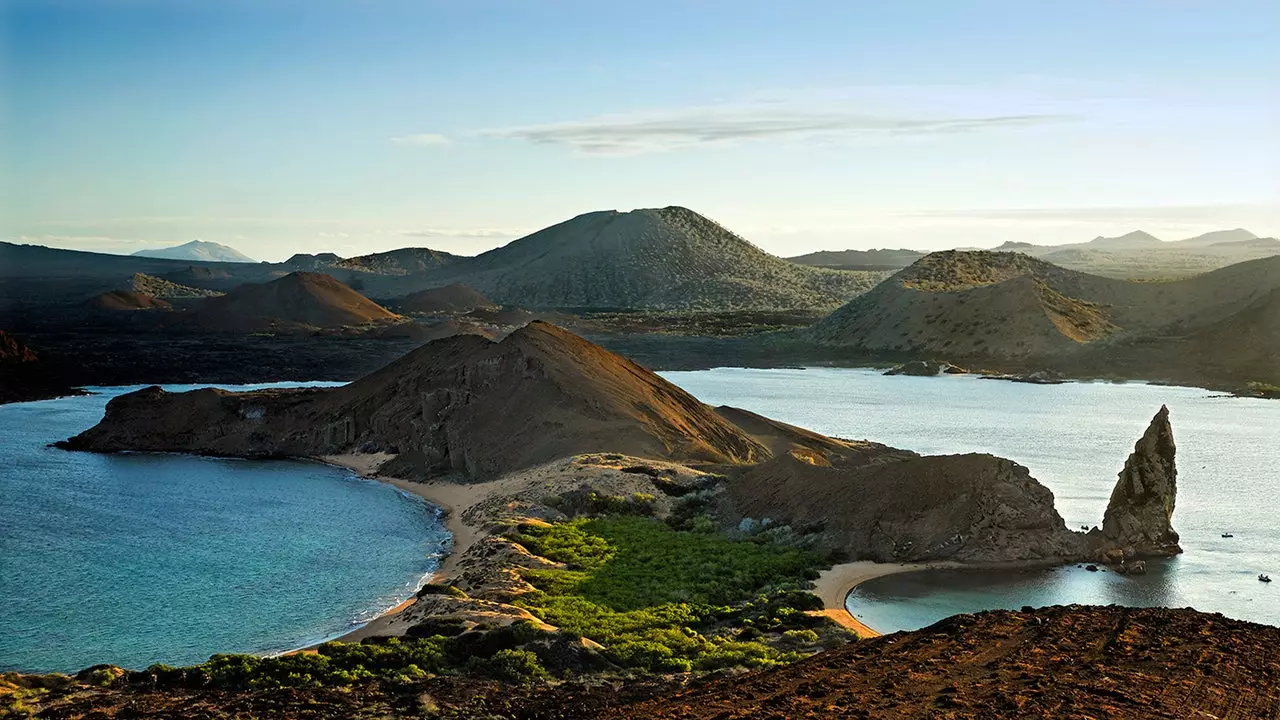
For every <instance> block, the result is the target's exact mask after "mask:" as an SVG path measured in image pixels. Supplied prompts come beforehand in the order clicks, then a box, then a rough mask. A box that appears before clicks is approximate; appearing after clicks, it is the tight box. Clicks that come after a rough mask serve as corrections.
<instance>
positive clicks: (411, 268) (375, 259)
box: [333, 248, 462, 275]
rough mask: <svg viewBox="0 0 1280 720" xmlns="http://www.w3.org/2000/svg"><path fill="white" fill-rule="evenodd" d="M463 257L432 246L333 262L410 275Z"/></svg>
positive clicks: (341, 265)
mask: <svg viewBox="0 0 1280 720" xmlns="http://www.w3.org/2000/svg"><path fill="white" fill-rule="evenodd" d="M460 259H462V257H461V256H459V255H452V254H450V253H447V252H442V251H440V250H432V249H431V248H400V249H398V250H389V251H387V252H380V253H373V254H372V255H360V256H358V257H349V258H346V259H344V260H339V261H337V262H335V263H333V265H334V267H339V268H344V269H346V270H355V271H357V272H366V273H374V274H378V275H409V274H411V273H421V272H427V271H429V270H435V269H437V268H442V267H444V266H446V265H450V264H452V263H454V262H457V261H458V260H460Z"/></svg>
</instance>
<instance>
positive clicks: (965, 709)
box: [600, 605, 1280, 720]
mask: <svg viewBox="0 0 1280 720" xmlns="http://www.w3.org/2000/svg"><path fill="white" fill-rule="evenodd" d="M1068 668H1069V670H1068ZM1277 688H1280V628H1275V627H1270V626H1266V625H1257V624H1254V623H1247V622H1241V621H1238V620H1231V619H1228V618H1224V617H1222V616H1220V615H1207V614H1203V613H1197V612H1195V611H1193V610H1191V609H1185V610H1168V609H1164V608H1150V609H1133V608H1124V607H1116V606H1111V607H1085V606H1079V605H1072V606H1067V607H1050V608H1043V609H1040V610H1035V611H1031V612H1021V613H1019V612H1008V611H994V612H986V613H980V614H977V615H957V616H954V617H951V618H947V619H946V620H943V621H941V622H939V623H937V624H935V625H932V626H930V627H927V628H924V629H922V630H917V631H915V632H909V633H898V634H894V635H888V636H885V637H879V638H873V639H871V640H864V641H861V642H856V643H853V644H851V645H848V646H846V647H843V648H839V649H836V650H832V651H829V652H825V653H821V654H819V655H815V656H814V657H811V658H808V659H806V660H801V661H800V662H798V663H795V664H794V665H791V666H788V667H785V668H779V669H776V670H766V671H762V672H755V673H751V674H749V675H746V676H729V677H720V678H714V679H709V680H707V681H705V682H702V683H698V684H696V685H695V686H694V687H692V688H691V689H689V690H686V691H683V692H677V693H675V694H673V695H670V696H666V697H658V698H654V699H653V700H650V701H647V702H641V703H635V704H629V705H626V706H624V707H621V708H617V709H616V710H613V711H611V712H606V713H602V714H601V715H600V717H607V718H619V719H620V718H638V717H644V718H654V719H655V720H663V719H666V718H671V719H674V718H681V719H682V720H702V719H707V720H710V719H711V718H716V719H717V720H746V719H747V718H763V717H777V718H801V717H803V718H814V719H815V720H821V719H823V718H830V719H831V720H835V719H836V718H850V717H861V718H877V719H884V720H889V719H891V718H892V719H897V718H953V719H954V720H965V719H975V720H976V719H978V718H1015V717H1018V718H1114V719H1116V720H1123V719H1125V718H1132V719H1136V718H1165V719H1167V720H1182V719H1183V718H1193V717H1202V718H1226V717H1232V718H1242V719H1244V718H1259V719H1260V718H1272V717H1275V713H1276V709H1277V708H1278V707H1280V690H1278V689H1277Z"/></svg>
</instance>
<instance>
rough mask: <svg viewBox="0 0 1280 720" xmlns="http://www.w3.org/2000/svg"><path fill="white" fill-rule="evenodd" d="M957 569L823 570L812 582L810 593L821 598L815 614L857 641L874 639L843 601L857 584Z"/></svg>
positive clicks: (872, 565) (861, 565)
mask: <svg viewBox="0 0 1280 720" xmlns="http://www.w3.org/2000/svg"><path fill="white" fill-rule="evenodd" d="M956 567H961V565H960V564H959V563H950V562H939V563H878V562H872V561H870V560H859V561H857V562H849V563H841V564H839V565H835V566H833V567H831V568H829V569H827V570H823V571H822V573H821V574H820V575H819V576H818V579H817V580H815V581H814V585H815V587H814V589H813V593H814V594H815V595H817V596H818V597H820V598H822V606H823V609H822V610H819V611H817V613H818V614H820V615H825V616H826V617H829V618H831V619H832V620H834V621H836V622H837V623H839V624H841V625H843V626H844V627H847V628H849V629H850V630H852V631H854V632H855V633H857V634H858V637H863V638H868V637H876V636H878V635H880V633H879V632H878V631H877V630H876V629H875V628H872V627H870V626H868V625H867V624H866V623H864V622H862V621H861V620H859V619H858V618H856V617H854V615H853V614H851V613H850V612H849V610H848V608H847V607H846V606H845V599H846V598H847V597H848V596H849V592H850V591H852V590H853V589H854V588H855V587H857V586H858V585H859V584H861V583H864V582H866V581H868V580H872V579H875V578H878V577H884V576H886V575H897V574H898V573H904V572H918V571H920V570H937V569H942V568H956Z"/></svg>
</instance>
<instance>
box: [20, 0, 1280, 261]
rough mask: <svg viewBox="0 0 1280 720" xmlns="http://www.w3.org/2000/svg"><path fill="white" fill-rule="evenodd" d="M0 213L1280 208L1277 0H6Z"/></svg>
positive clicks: (225, 238) (1060, 223)
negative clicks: (665, 207) (1065, 0)
mask: <svg viewBox="0 0 1280 720" xmlns="http://www.w3.org/2000/svg"><path fill="white" fill-rule="evenodd" d="M0 8H3V15H0V29H2V30H3V35H0V42H2V45H0V63H2V64H0V100H3V105H0V110H2V112H3V115H0V121H2V122H3V124H2V125H0V168H3V170H2V171H0V172H3V178H2V180H3V182H4V186H3V188H0V189H2V190H3V197H0V238H4V239H9V240H18V241H21V242H35V243H41V244H49V245H56V246H60V247H75V248H82V249H96V250H102V251H108V252H127V251H132V250H136V249H141V248H144V247H154V246H158V245H166V244H176V243H180V242H186V241H188V240H192V239H197V238H199V239H205V240H213V241H218V242H225V243H227V244H230V245H233V246H235V247H237V248H238V249H240V250H242V251H244V252H246V253H248V254H250V255H252V256H254V257H257V258H260V259H281V258H284V257H287V256H288V255H289V254H291V253H293V252H297V251H306V252H317V251H326V250H332V251H335V252H338V253H339V254H343V255H350V254H357V253H360V252H370V251H376V250H383V249H389V248H392V247H400V246H405V245H419V246H429V247H435V248H439V249H444V250H449V251H453V252H461V253H474V252H479V251H482V250H485V249H488V248H490V247H494V246H496V245H499V244H502V243H503V242H506V241H507V240H510V239H512V238H514V237H517V236H520V235H522V234H525V233H527V232H530V231H533V230H536V229H538V228H541V227H544V226H546V225H549V224H552V223H555V222H558V221H561V220H564V219H567V218H568V217H571V216H573V215H576V214H579V213H582V212H587V211H591V210H598V209H608V208H618V209H630V208H635V207H652V206H663V205H672V204H678V205H685V206H688V207H691V208H693V209H695V210H698V211H699V212H702V213H704V214H706V215H708V216H710V217H712V218H714V219H716V220H718V221H720V222H721V223H723V224H725V225H727V226H728V227H729V228H731V229H733V230H735V231H737V232H739V233H740V234H742V235H744V236H745V237H747V238H748V239H750V240H752V241H754V242H755V243H757V244H758V245H760V246H762V247H764V248H765V249H767V250H770V251H771V252H775V253H778V254H783V255H788V254H798V253H801V252H807V251H810V250H815V249H843V248H867V247H883V246H893V247H902V246H905V247H914V248H922V249H933V248H941V247H953V246H966V245H977V246H989V245H996V244H999V243H1001V242H1004V241H1005V240H1024V241H1028V242H1039V243H1056V242H1067V241H1083V240H1087V239H1089V238H1091V237H1093V236H1095V235H1099V234H1118V233H1122V232H1126V231H1128V230H1132V229H1135V228H1143V229H1147V230H1149V231H1151V232H1154V233H1156V234H1157V235H1160V236H1161V237H1165V238H1167V239H1177V238H1179V237H1185V236H1189V235H1194V234H1197V233H1198V232H1202V231H1205V230H1209V229H1215V228H1220V227H1236V226H1244V227H1248V228H1250V229H1252V230H1254V231H1255V232H1258V233H1259V234H1263V235H1272V234H1280V43H1276V42H1275V30H1276V28H1280V3H1276V2H1274V0H1256V1H1255V2H1231V1H1230V0H1228V1H1225V2H1179V1H1177V0H1159V1H1151V2H1139V1H1132V2H1123V1H1120V0H1105V1H1088V0H1086V1H1082V2H1072V3H1039V2H1034V3H1029V2H1025V1H1023V2H1013V1H1009V2H954V1H942V0H939V1H938V2H894V3H870V2H866V3H863V2H847V1H838V2H837V1H832V2H785V3H783V2H769V3H764V2H743V1H741V0H738V1H735V2H720V1H717V0H686V1H684V2H664V1H658V2H653V1H650V2H644V3H632V2H608V3H602V2H598V1H597V2H550V1H548V2H534V1H533V0H512V1H511V2H483V1H481V2H465V3H459V2H449V3H444V2H413V3H405V2H383V1H379V0H371V1H369V2H359V3H357V2H333V1H325V0H316V1H313V2H284V1H280V0H263V1H261V2H240V1H238V0H227V1H224V2H197V1H195V0H166V1H160V0H93V1H90V0H48V1H46V2H28V1H27V0H0Z"/></svg>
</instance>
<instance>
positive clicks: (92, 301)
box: [85, 290, 173, 312]
mask: <svg viewBox="0 0 1280 720" xmlns="http://www.w3.org/2000/svg"><path fill="white" fill-rule="evenodd" d="M85 304H86V305H88V306H89V307H91V308H93V309H95V310H108V311H111V312H121V311H131V310H172V309H173V306H172V305H170V304H169V303H167V302H165V301H164V300H161V299H159V298H157V297H153V296H151V295H144V294H143V293H140V292H134V291H133V290H112V291H110V292H105V293H102V294H101V295H97V296H95V297H92V298H89V300H88V301H86V303H85Z"/></svg>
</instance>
